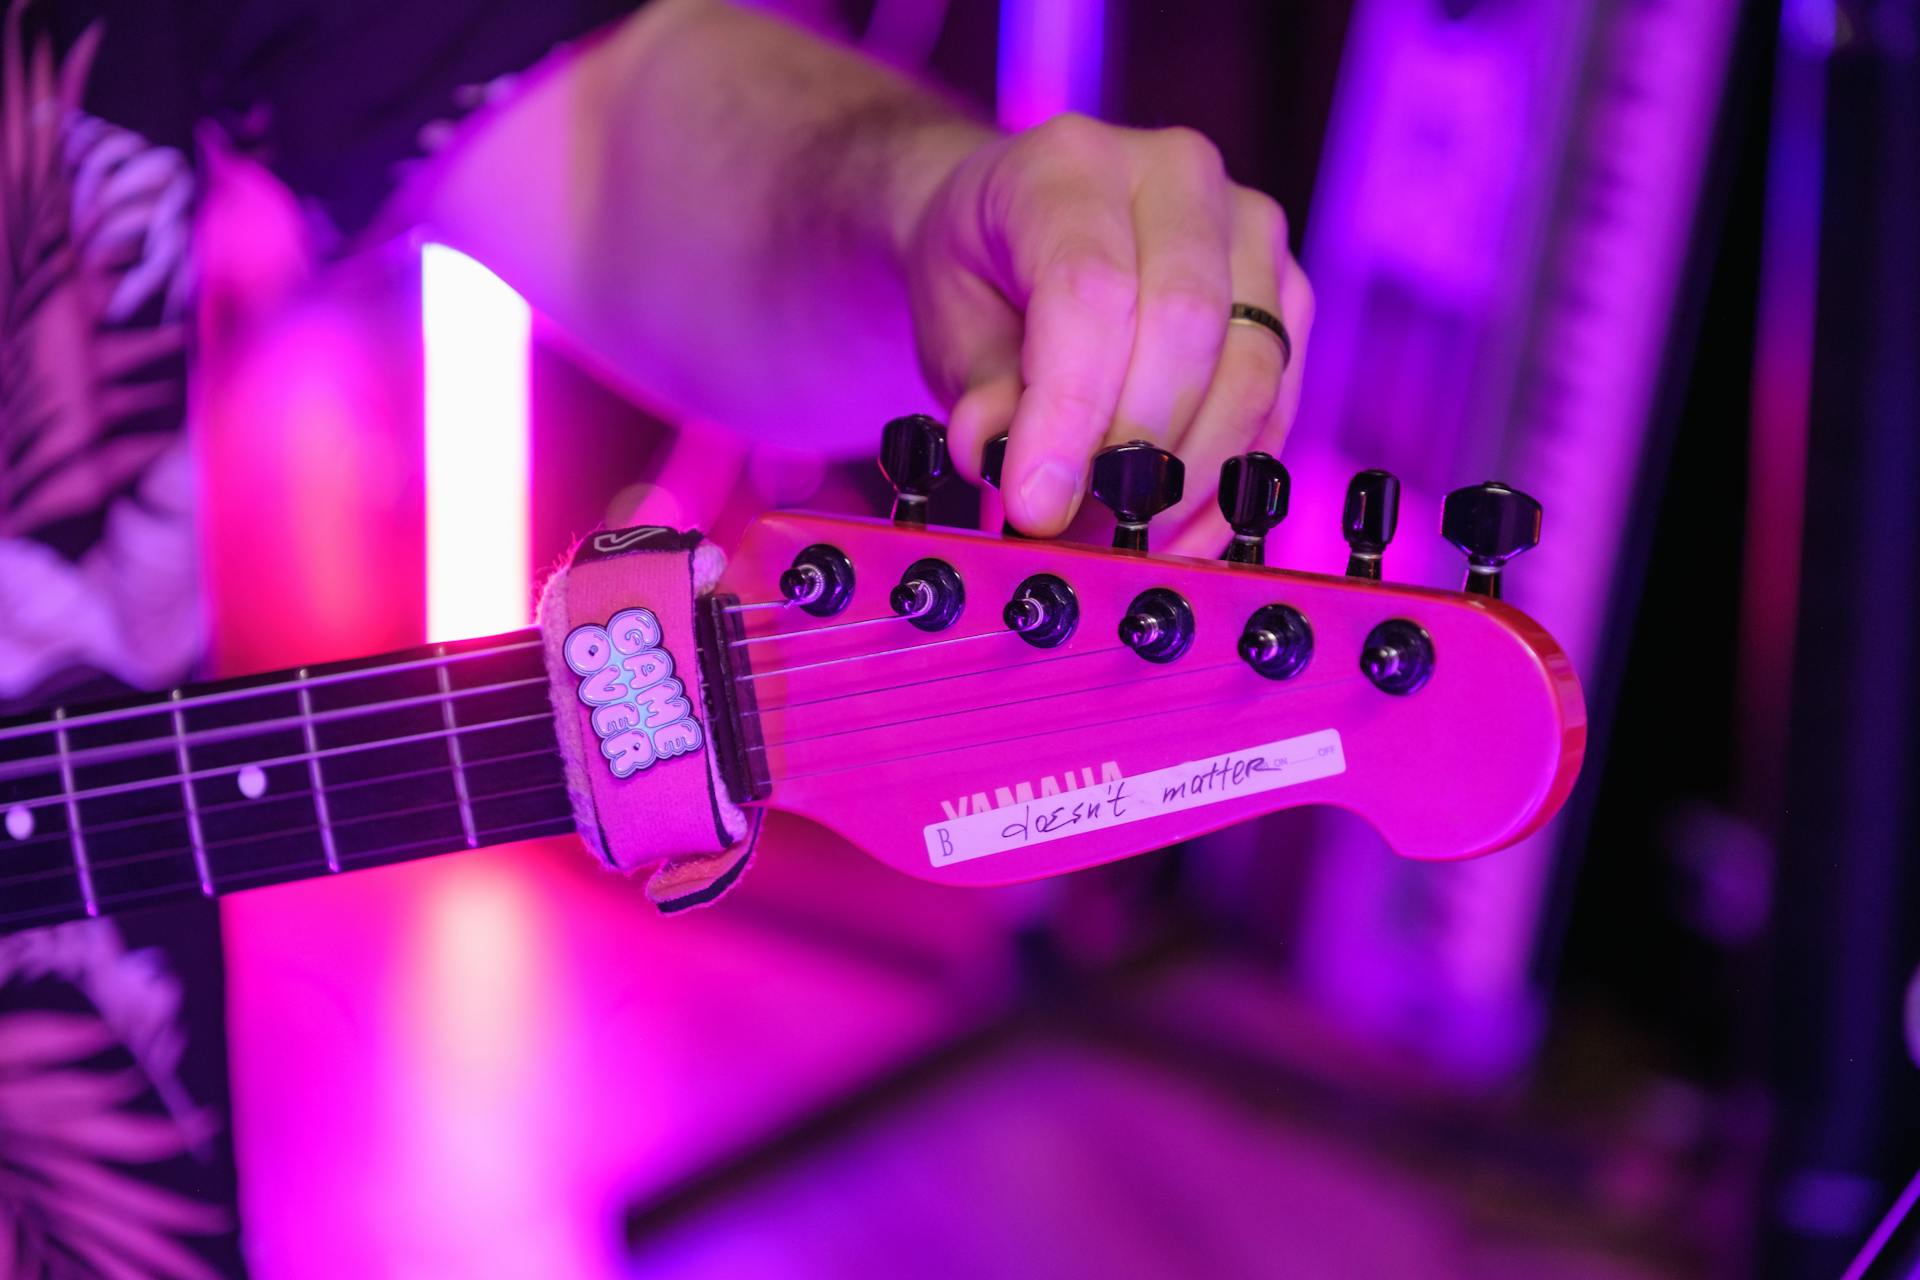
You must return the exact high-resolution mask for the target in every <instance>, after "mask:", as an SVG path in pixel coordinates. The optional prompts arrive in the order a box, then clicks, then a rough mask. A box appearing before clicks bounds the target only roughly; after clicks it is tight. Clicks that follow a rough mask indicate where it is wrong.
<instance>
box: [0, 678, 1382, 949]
mask: <svg viewBox="0 0 1920 1280" xmlns="http://www.w3.org/2000/svg"><path fill="white" fill-rule="evenodd" d="M1233 665H1234V664H1233V663H1216V664H1214V665H1212V666H1209V667H1194V668H1187V669H1185V670H1183V671H1180V672H1165V673H1162V674H1161V675H1159V676H1152V677H1148V679H1149V680H1162V679H1170V678H1172V677H1174V676H1176V675H1198V674H1202V673H1203V672H1207V671H1218V670H1222V669H1224V668H1227V667H1231V666H1233ZM1362 678H1363V677H1361V676H1359V675H1354V676H1347V677H1341V678H1337V679H1333V680H1323V681H1320V682H1318V683H1316V684H1312V685H1303V686H1297V687H1296V688H1295V689H1294V690H1292V692H1296V693H1305V692H1307V691H1309V690H1311V689H1327V688H1334V687H1339V686H1344V685H1348V684H1352V683H1354V682H1356V681H1358V680H1360V679H1362ZM1120 683H1124V684H1128V685H1138V684H1140V683H1144V681H1124V682H1120ZM1108 687H1112V686H1108V685H1096V686H1092V687H1090V688H1085V689H1080V690H1075V691H1069V692H1068V693H1064V694H1062V693H1054V694H1048V695H1044V696H1046V697H1057V696H1073V695H1074V694H1076V693H1091V692H1098V691H1099V690H1100V689H1102V688H1108ZM1021 701H1032V699H1022V700H1021ZM1245 701H1246V696H1245V694H1235V695H1232V696H1229V697H1225V698H1215V699H1210V700H1208V701H1205V702H1193V703H1188V704H1186V705H1185V706H1184V707H1183V710H1186V711H1192V710H1198V709H1200V708H1205V707H1214V706H1222V705H1227V704H1231V703H1244V702H1245ZM1007 705H1012V704H1007ZM992 709H994V708H992V707H983V708H979V710H992ZM945 714H953V713H940V714H937V715H932V716H926V717H919V718H917V719H938V718H940V716H941V715H945ZM1164 714H1165V713H1164V712H1161V711H1147V712H1136V713H1134V714H1132V715H1127V716H1120V717H1115V718H1113V719H1109V720H1096V721H1092V722H1088V723H1079V724H1071V725H1056V726H1052V727H1049V728H1046V729H1041V730H1036V731H1035V732H1032V733H1026V734H1016V735H1012V736H1009V737H1005V738H997V739H992V740H989V741H987V742H976V743H966V744H960V745H956V746H952V747H942V748H936V749H934V750H932V751H924V752H915V753H910V754H907V755H899V756H892V757H889V758H887V759H885V760H879V761H871V760H869V761H861V762H858V763H856V764H851V765H845V766H841V767H839V768H834V769H820V770H813V771H811V772H805V773H788V774H782V775H779V777H777V778H774V779H772V780H773V781H775V782H781V781H785V782H793V781H798V780H800V779H803V778H814V777H822V776H826V775H829V774H835V773H844V772H847V771H848V770H851V769H877V768H886V767H888V766H891V765H894V764H899V763H903V762H905V761H908V760H918V759H926V758H929V757H932V756H938V755H944V754H949V753H951V752H954V751H966V750H978V749H980V748H984V747H992V746H1003V745H1006V744H1008V743H1012V742H1022V741H1027V740H1029V739H1032V738H1040V737H1048V736H1051V735H1054V734H1059V733H1073V732H1083V731H1085V730H1088V729H1096V728H1104V727H1108V726H1111V725H1115V724H1126V723H1130V722H1132V721H1135V720H1142V719H1147V718H1150V717H1152V716H1157V715H1164ZM915 722H916V721H915V720H908V721H903V722H901V723H915ZM870 727H873V728H882V727H890V726H870ZM849 732H859V730H852V731H849ZM821 736H823V737H824V736H835V735H821ZM814 740H816V739H803V740H798V741H814ZM775 745H787V744H786V743H778V744H775ZM449 771H450V770H449ZM434 772H439V771H438V770H436V771H434ZM565 791H566V787H565V784H564V783H548V784H545V785H543V786H536V787H526V788H519V789H515V790H511V791H506V792H499V793H493V794H489V795H486V796H483V797H482V800H483V801H484V800H497V799H505V798H508V797H511V796H515V795H526V794H533V793H535V792H554V793H556V794H560V795H564V794H565ZM454 806H455V802H454V801H451V800H449V801H442V802H439V803H437V804H431V805H417V806H411V807H408V808H404V809H400V810H395V811H392V812H389V813H383V814H370V815H363V816H361V817H356V818H352V819H348V820H347V822H346V823H343V824H337V825H356V824H361V823H366V822H376V821H381V820H383V819H384V820H391V819H394V818H399V817H405V816H409V815H412V814H417V813H425V812H431V811H433V810H437V809H449V808H453V807H454ZM147 821H169V822H171V821H177V818H167V817H161V818H154V819H147ZM523 825H531V824H523ZM101 829H104V828H101ZM315 829H317V828H316V827H314V826H312V825H306V826H300V827H295V828H288V829H282V830H276V831H271V832H266V833H253V834H249V835H248V836H243V837H229V838H227V839H224V840H217V841H212V842H210V843H207V844H205V845H203V847H204V848H208V849H217V848H227V847H233V846H236V845H243V844H246V843H249V842H250V841H253V840H260V839H271V838H274V837H276V836H280V835H288V834H301V833H304V832H306V831H311V830H315ZM490 830H491V829H490ZM65 834H66V833H64V832H61V833H54V834H51V835H49V836H47V837H45V839H46V840H48V841H51V840H54V839H56V838H60V837H63V836H64V835H65ZM430 843H446V844H447V845H448V847H449V848H456V847H458V843H457V837H455V836H453V835H451V834H449V835H448V836H447V837H445V838H444V840H440V839H435V840H426V841H416V842H414V844H415V845H421V844H430ZM408 847H411V846H408ZM187 852H188V850H187V849H186V848H185V847H183V846H175V847H170V848H166V849H160V850H151V851H147V852H143V853H140V854H132V855H128V856H126V857H123V858H114V859H106V860H101V861H97V862H94V863H93V864H91V865H92V868H93V869H94V870H95V871H108V870H117V869H121V868H124V867H128V866H132V865H136V864H141V863H148V862H157V861H161V860H166V859H175V860H177V859H179V858H180V857H182V856H184V855H185V854H186V853H187ZM297 865H303V864H287V865H286V866H283V867H280V868H278V869H277V870H287V869H291V868H292V867H294V866H297ZM71 870H72V869H71V868H70V867H67V866H60V867H55V868H51V869H49V870H45V871H40V872H27V873H17V874H15V875H11V876H0V891H5V890H9V889H14V888H17V887H19V886H21V885H24V884H28V883H32V882H34V881H37V880H45V879H51V878H55V877H59V876H64V875H66V874H69V873H70V872H71ZM241 874H245V873H241ZM226 891H228V890H226V889H224V888H223V889H222V892H226ZM3 910H4V908H0V911H3Z"/></svg>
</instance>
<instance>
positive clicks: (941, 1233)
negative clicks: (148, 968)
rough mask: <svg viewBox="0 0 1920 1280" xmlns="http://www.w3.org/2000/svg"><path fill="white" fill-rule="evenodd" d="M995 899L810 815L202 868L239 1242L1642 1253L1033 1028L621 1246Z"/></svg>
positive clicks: (1047, 1268)
mask: <svg viewBox="0 0 1920 1280" xmlns="http://www.w3.org/2000/svg"><path fill="white" fill-rule="evenodd" d="M791 835H792V833H789V837H791ZM1022 906H1023V900H1022V899H1021V898H1020V897H1019V896H1018V895H993V894H978V893H956V892H952V891H943V890H939V889H935V888H933V887H931V886H926V885H922V884H920V883H918V882H915V881H912V880H908V879H906V878H903V877H899V876H895V875H893V874H891V873H888V872H886V871H884V870H883V869H881V868H879V867H877V866H875V865H873V864H870V863H868V862H866V861H865V860H864V859H861V858H859V857H858V856H857V855H854V854H851V853H847V852H843V851H841V850H838V849H835V848H831V847H827V846H825V845H823V844H822V843H820V842H817V841H813V840H810V839H807V838H806V837H805V833H804V832H803V833H801V836H800V838H799V839H798V840H797V841H796V840H794V839H792V838H788V839H785V840H774V841H772V842H770V844H769V846H768V847H767V848H766V849H765V850H763V854H762V860H761V864H760V865H758V866H756V867H755V868H754V869H753V872H752V874H751V876H750V877H749V880H748V882H747V884H746V885H745V886H744V887H743V889H742V891H741V892H740V893H739V894H737V895H735V896H734V897H731V898H729V899H728V900H727V902H726V903H724V904H723V905H722V906H721V907H720V908H718V909H713V910H707V911H702V912H697V913H694V914H692V915H690V916H687V917H684V918H678V919H662V918H660V917H658V916H657V915H655V914H654V913H653V911H652V909H651V908H650V907H648V906H647V905H646V904H645V902H644V901H643V900H642V898H641V897H640V894H639V892H638V888H637V886H634V885H631V884H628V883H626V882H624V881H622V880H620V879H619V878H617V877H614V876H612V875H609V874H605V873H602V872H599V871H598V870H597V869H595V868H594V867H593V866H591V865H590V864H589V863H588V861H587V860H586V857H585V855H584V854H582V852H581V851H580V849H579V848H578V846H577V845H575V844H574V843H573V842H571V841H552V842H547V843H544V844H541V845H526V846H518V847H513V848H507V849H501V850H493V851H486V852H481V853H476V854H468V855H461V856H458V857H453V858H447V859H442V860H439V861H437V862H429V863H424V864H417V865H413V866H406V867H396V868H390V869H387V870H383V871H378V872H371V873H364V874H360V875H355V876H351V877H347V878H345V879H342V880H339V881H334V882H325V883H316V884H309V885H303V886H294V887H289V888H285V889H275V890H269V891H265V892H260V893H255V894H252V895H243V896H241V897H239V898H237V899H232V900H229V913H228V916H227V937H228V941H229V984H230V1009H231V1014H230V1017H231V1020H232V1025H233V1037H232V1040H233V1053H234V1090H235V1123H236V1137H237V1139H238V1144H239V1151H240V1162H241V1177H242V1194H243V1213H244V1218H245V1221H246V1223H247V1228H246V1230H247V1239H248V1249H249V1255H250V1257H251V1259H252V1262H253V1266H254V1268H255V1274H257V1275H258V1276H259V1277H260V1278H261V1280H307V1278H309V1277H313V1278H317V1277H329V1278H331V1277H340V1276H408V1277H410V1276H422V1277H436V1278H438V1277H496V1276H497V1277H582V1278H586V1280H598V1278H600V1277H616V1276H649V1277H652V1276H659V1277H673V1278H679V1277H686V1278H689V1280H691V1278H693V1277H723V1276H724V1277H735V1276H769V1277H779V1276H866V1275H878V1276H903V1275H912V1276H927V1277H946V1276H956V1277H957V1276H963V1275H964V1276H978V1275H995V1276H1006V1275H1012V1276H1021V1275H1031V1276H1049V1277H1058V1276H1068V1277H1071V1276H1116V1275H1128V1276H1134V1275H1145V1276H1158V1275H1169V1276H1172V1275H1204V1276H1396V1277H1455V1276H1459V1277H1468V1276H1476V1277H1477V1276H1495V1277H1504V1276H1546V1275H1551V1276H1565V1277H1575V1278H1576V1280H1578V1278H1580V1277H1594V1278H1595V1280H1599V1278H1601V1277H1608V1278H1611V1277H1622V1278H1625V1277H1637V1276H1649V1275H1654V1274H1656V1273H1654V1272H1650V1271H1645V1270H1634V1269H1632V1268H1630V1267H1627V1266H1624V1265H1621V1264H1618V1263H1613V1262H1606V1261H1602V1260H1599V1259H1597V1258H1592V1257H1587V1256H1585V1255H1583V1254H1581V1253H1580V1252H1578V1251H1575V1250H1568V1249H1567V1248H1566V1247H1565V1245H1564V1242H1561V1241H1555V1240H1551V1239H1523V1238H1520V1237H1516V1236H1515V1234H1514V1233H1513V1232H1512V1231H1510V1230H1509V1231H1506V1232H1504V1233H1503V1232H1500V1231H1489V1230H1485V1229H1476V1228H1473V1227H1471V1226H1469V1225H1468V1224H1469V1223H1470V1222H1471V1221H1472V1220H1473V1218H1472V1214H1471V1213H1470V1212H1468V1210H1467V1206H1464V1205H1463V1204H1462V1203H1461V1202H1459V1201H1458V1200H1457V1199H1455V1198H1454V1197H1453V1195H1452V1194H1451V1193H1450V1192H1449V1190H1448V1189H1447V1188H1444V1187H1436V1186H1435V1185H1434V1182H1433V1180H1432V1179H1431V1178H1430V1177H1429V1178H1427V1179H1426V1180H1422V1179H1421V1178H1420V1177H1419V1176H1417V1175H1416V1174H1414V1173H1412V1172H1408V1171H1405V1170H1402V1169H1398V1168H1396V1167H1395V1166H1394V1165H1393V1164H1391V1163H1390V1162H1389V1161H1388V1160H1386V1159H1385V1158H1384V1157H1382V1156H1380V1155H1379V1154H1377V1153H1372V1152H1366V1151H1362V1150H1359V1149H1357V1148H1354V1147H1352V1146H1351V1145H1344V1144H1342V1143H1341V1142H1339V1141H1337V1140H1335V1139H1334V1138H1333V1137H1331V1136H1329V1134H1328V1133H1327V1132H1326V1131H1324V1130H1316V1129H1314V1128H1312V1127H1310V1126H1307V1125H1304V1124H1299V1123H1295V1122H1294V1121H1292V1120H1289V1119H1287V1118H1284V1117H1277V1116H1276V1115H1275V1114H1271V1113H1266V1112H1257V1111H1251V1110H1249V1108H1248V1107H1247V1106H1245V1105H1244V1104H1243V1103H1242V1102H1236V1101H1234V1100H1233V1099H1231V1098H1230V1097H1228V1096H1227V1095H1226V1094H1224V1093H1222V1092H1219V1091H1216V1090H1211V1089H1209V1088H1208V1087H1207V1086H1206V1085H1204V1084H1203V1083H1201V1082H1199V1081H1196V1080H1194V1079H1192V1078H1189V1077H1186V1076H1183V1075H1180V1074H1177V1073H1176V1072H1175V1071H1173V1070H1172V1069H1170V1068H1167V1067H1164V1066H1158V1065H1153V1064H1151V1063H1148V1062H1143V1061H1139V1060H1135V1059H1132V1058H1127V1057H1121V1056H1118V1055H1116V1054H1114V1053H1112V1052H1108V1051H1102V1050H1099V1049H1096V1048H1093V1047H1089V1046H1088V1045H1086V1044H1083V1043H1077V1042H1075V1041H1073V1040H1072V1039H1069V1038H1068V1037H1066V1036H1064V1035H1055V1034H1052V1033H1051V1032H1049V1031H1047V1030H1045V1029H1042V1030H1040V1031H1038V1032H1033V1033H1027V1034H1022V1035H1020V1036H1016V1037H1012V1038H1009V1039H1007V1040H1006V1041H1004V1042H1000V1043H997V1044H996V1045H995V1047H992V1048H991V1049H989V1050H987V1051H984V1052H982V1053H980V1054H977V1055H974V1056H972V1057H969V1058H967V1059H966V1060H965V1061H963V1062H962V1063H960V1064H959V1065H957V1066H956V1068H955V1069H953V1070H952V1071H950V1072H948V1073H946V1074H944V1075H941V1076H938V1077H936V1078H934V1080H933V1081H932V1083H930V1084H928V1085H927V1086H926V1087H924V1088H921V1089H918V1090H916V1091H914V1092H911V1093H908V1094H905V1095H904V1096H902V1097H900V1098H898V1099H896V1100H894V1101H891V1102H890V1103H889V1104H888V1105H886V1106H885V1107H882V1108H877V1109H876V1110H875V1111H874V1112H872V1113H871V1114H869V1115H867V1116H866V1117H865V1118H864V1119H863V1120H862V1121H861V1122H859V1123H857V1124H854V1125H851V1126H849V1127H847V1128H845V1129H844V1130H842V1131H838V1132H837V1133H835V1134H834V1135H833V1136H832V1137H830V1138H829V1139H828V1140H826V1141H823V1142H821V1143H818V1144H816V1145H814V1146H811V1147H808V1148H804V1149H802V1150H801V1151H799V1153H798V1154H796V1155H795V1156H794V1157H793V1158H792V1159H790V1160H788V1161H785V1162H782V1163H777V1164H774V1165H772V1166H771V1167H769V1168H767V1169H765V1170H763V1171H761V1172H760V1173H758V1174H757V1175H755V1176H750V1177H744V1178H741V1179H737V1180H736V1181H735V1182H733V1183H731V1184H730V1185H729V1187H728V1189H727V1191H726V1193H725V1194H724V1195H722V1196H719V1197H716V1198H713V1199H711V1200H707V1201H703V1202H700V1203H699V1204H697V1205H696V1206H695V1207H693V1208H692V1209H690V1210H689V1211H687V1212H685V1213H683V1214H680V1215H678V1216H676V1217H672V1218H670V1219H668V1220H666V1221H665V1222H664V1223H659V1224H656V1225H655V1227H654V1228H653V1229H651V1230H650V1232H649V1233H648V1234H647V1235H646V1236H645V1237H644V1238H643V1239H641V1240H640V1241H639V1242H638V1245H637V1249H636V1250H635V1251H634V1252H632V1253H629V1251H628V1249H627V1247H626V1245H625V1243H624V1242H623V1239H622V1236H623V1221H624V1218H625V1213H626V1210H627V1209H628V1207H629V1206H630V1205H631V1204H633V1203H634V1202H635V1201H636V1200H644V1199H646V1198H648V1197H651V1196H657V1195H658V1194H659V1193H660V1192H661V1191H662V1189H663V1188H667V1187H669V1186H671V1185H672V1184H673V1183H674V1182H675V1181H676V1179H680V1178H682V1177H685V1176H686V1175H688V1174H689V1173H691V1172H694V1171H696V1170H698V1169H699V1168H701V1167H702V1166H703V1165H704V1164H705V1163H706V1162H708V1161H710V1160H713V1159H715V1158H717V1157H720V1156H724V1155H725V1154H727V1153H729V1152H731V1151H735V1150H738V1149H739V1148H741V1147H742V1146H743V1145H745V1144H749V1143H751V1142H752V1141H753V1140H754V1139H755V1138H757V1137H760V1136H763V1135H765V1134H767V1133H769V1132H772V1131H775V1130H777V1129H778V1128H779V1127H780V1126H781V1125H782V1124H783V1123H784V1122H786V1121H788V1120H790V1119H792V1118H794V1117H798V1116H801V1115H804V1114H806V1113H807V1112H808V1111H809V1110H810V1109H811V1108H812V1107H814V1106H815V1105H817V1104H819V1103H821V1102H825V1101H829V1100H831V1099H833V1098H835V1097H838V1096H841V1095H843V1094H845V1093H847V1092H849V1091H855V1090H858V1089H859V1088H860V1086H861V1085H862V1084H863V1083H864V1082H867V1081H870V1080H873V1079H876V1078H878V1077H881V1076H884V1075H885V1074H886V1073H887V1071H888V1069H889V1068H890V1067H892V1066H893V1065H895V1064H900V1063H903V1062H906V1061H909V1060H911V1059H913V1058H915V1057H916V1056H917V1055H919V1054H921V1053H922V1052H924V1051H925V1050H927V1049H929V1048H932V1047H934V1046H937V1045H939V1044H940V1043H942V1042H943V1041H945V1040H947V1039H948V1038H949V1037H952V1036H954V1035H956V1034H958V1033H961V1032H963V1031H965V1030H966V1029H967V1028H970V1027H974V1026H978V1025H981V1024H982V1023H983V1022H984V1021H986V1020H987V1019H989V1018H990V1016H991V1014H992V1013H993V1011H994V1009H995V1008H996V1007H997V1005H998V1003H999V1001H1000V1000H1001V999H1002V998H1003V997H1004V995H1005V993H1006V991H1007V990H1008V985H1009V975H1010V955H1011V952H1010V947H1009V944H1008V943H1007V941H1006V938H1007V936H1008V926H1009V923H1010V921H1011V920H1012V919H1013V918H1015V917H1016V916H1017V915H1018V914H1019V912H1020V911H1021V909H1022ZM1550 1247H1551V1251H1549V1249H1550Z"/></svg>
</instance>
